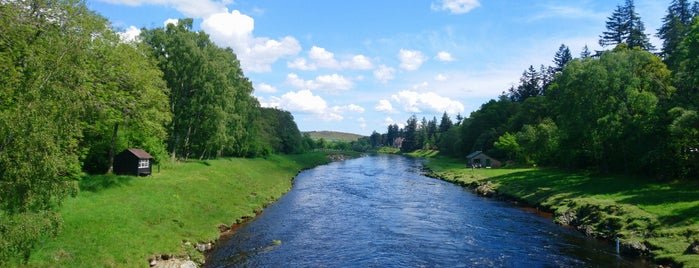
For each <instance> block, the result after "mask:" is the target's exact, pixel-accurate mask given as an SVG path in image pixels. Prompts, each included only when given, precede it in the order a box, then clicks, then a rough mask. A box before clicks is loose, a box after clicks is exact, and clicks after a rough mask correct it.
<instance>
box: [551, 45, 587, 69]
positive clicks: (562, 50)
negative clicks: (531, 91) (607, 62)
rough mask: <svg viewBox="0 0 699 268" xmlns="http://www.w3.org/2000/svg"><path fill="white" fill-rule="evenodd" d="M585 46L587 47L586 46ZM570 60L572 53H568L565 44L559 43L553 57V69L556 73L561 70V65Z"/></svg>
mask: <svg viewBox="0 0 699 268" xmlns="http://www.w3.org/2000/svg"><path fill="white" fill-rule="evenodd" d="M585 47H586V48H587V46H585ZM571 60H573V55H572V54H571V53H570V49H569V48H568V46H566V45H565V44H561V46H560V47H558V51H556V55H555V56H554V57H553V63H554V64H555V65H554V66H553V71H554V72H556V73H557V72H561V71H563V67H565V66H566V64H568V62H569V61H571Z"/></svg>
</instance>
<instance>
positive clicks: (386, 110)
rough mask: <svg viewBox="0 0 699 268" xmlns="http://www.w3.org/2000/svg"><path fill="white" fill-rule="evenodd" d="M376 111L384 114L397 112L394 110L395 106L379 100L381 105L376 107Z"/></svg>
mask: <svg viewBox="0 0 699 268" xmlns="http://www.w3.org/2000/svg"><path fill="white" fill-rule="evenodd" d="M374 109H375V110H377V111H379V112H384V113H395V112H396V110H394V109H393V105H392V104H391V102H390V101H388V100H379V104H377V105H376V106H375V107H374Z"/></svg>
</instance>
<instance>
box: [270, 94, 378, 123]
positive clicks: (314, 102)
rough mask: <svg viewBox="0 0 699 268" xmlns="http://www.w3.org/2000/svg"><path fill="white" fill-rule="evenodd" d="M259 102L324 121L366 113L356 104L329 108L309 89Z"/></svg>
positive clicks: (338, 119)
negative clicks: (345, 114) (344, 114)
mask: <svg viewBox="0 0 699 268" xmlns="http://www.w3.org/2000/svg"><path fill="white" fill-rule="evenodd" d="M258 101H259V102H260V105H261V106H262V107H275V108H279V109H283V110H287V111H289V112H292V113H301V114H310V115H314V116H316V117H317V118H318V119H320V120H323V121H340V120H342V119H344V117H343V116H342V114H343V113H348V112H353V113H363V112H364V108H363V107H361V106H359V105H356V104H349V105H344V106H333V107H332V108H329V107H328V104H327V102H326V101H325V100H324V99H323V98H322V97H320V96H318V95H313V92H311V91H310V90H307V89H304V90H299V91H291V92H287V93H285V94H284V95H282V96H281V97H271V98H269V100H265V99H264V98H261V97H258Z"/></svg>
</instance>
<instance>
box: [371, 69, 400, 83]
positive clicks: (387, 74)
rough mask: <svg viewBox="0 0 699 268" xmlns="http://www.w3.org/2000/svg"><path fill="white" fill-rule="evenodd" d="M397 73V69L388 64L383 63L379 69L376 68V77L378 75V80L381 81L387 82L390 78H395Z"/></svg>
mask: <svg viewBox="0 0 699 268" xmlns="http://www.w3.org/2000/svg"><path fill="white" fill-rule="evenodd" d="M395 73H396V69H394V68H393V67H388V66H386V65H383V64H381V65H380V66H379V68H378V69H376V70H374V77H376V79H377V80H379V81H381V83H384V84H385V83H386V82H388V81H389V80H393V78H395Z"/></svg>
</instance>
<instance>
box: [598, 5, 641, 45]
mask: <svg viewBox="0 0 699 268" xmlns="http://www.w3.org/2000/svg"><path fill="white" fill-rule="evenodd" d="M606 28H607V31H605V32H603V33H602V35H601V36H600V40H599V44H600V45H601V46H603V47H607V46H616V45H618V44H621V43H626V44H627V45H628V46H629V47H630V48H634V47H640V48H641V49H643V50H647V51H652V50H654V49H655V48H654V47H653V45H652V44H651V43H650V40H649V39H648V36H647V35H646V34H645V30H646V28H645V26H644V25H643V21H641V17H640V16H639V15H638V13H636V6H635V5H634V2H633V0H626V3H625V4H624V6H617V7H616V9H615V10H614V12H613V13H612V15H611V16H610V17H608V18H607V22H606Z"/></svg>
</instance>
